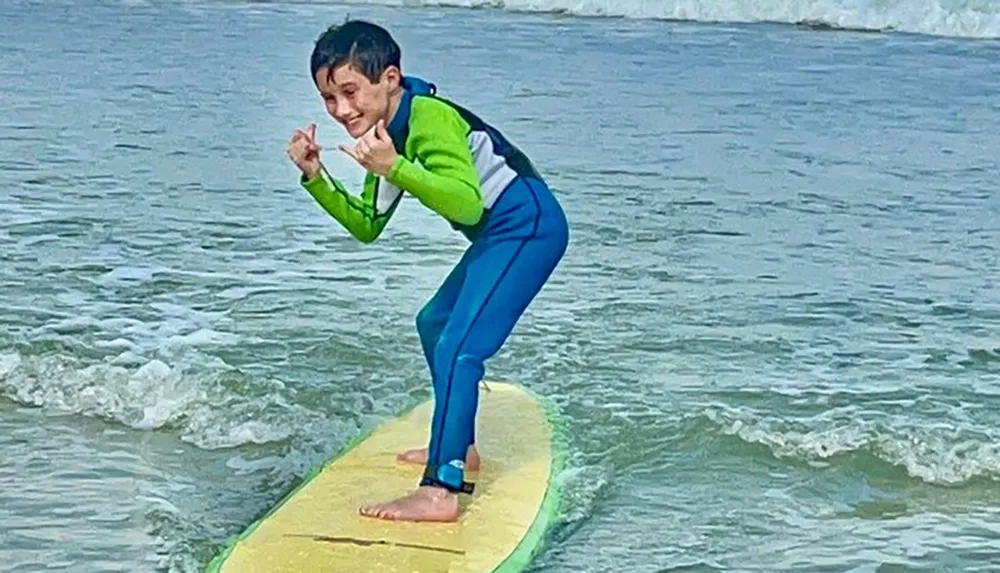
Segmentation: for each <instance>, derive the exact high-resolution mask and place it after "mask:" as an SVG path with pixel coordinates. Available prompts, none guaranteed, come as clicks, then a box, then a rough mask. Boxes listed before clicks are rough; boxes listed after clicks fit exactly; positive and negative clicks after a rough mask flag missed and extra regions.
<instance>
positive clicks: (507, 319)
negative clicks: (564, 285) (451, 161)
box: [418, 178, 569, 491]
mask: <svg viewBox="0 0 1000 573" xmlns="http://www.w3.org/2000/svg"><path fill="white" fill-rule="evenodd" d="M568 240H569V230H568V225H567V221H566V217H565V214H564V213H563V210H562V208H561V207H560V206H559V203H558V201H557V200H556V198H555V197H554V196H553V195H552V193H551V191H550V190H549V189H548V187H547V186H546V185H545V183H544V182H542V181H540V180H538V179H530V178H518V179H515V180H514V181H513V182H512V183H511V184H510V185H509V186H508V188H507V189H506V190H505V191H504V193H503V194H502V195H501V196H500V198H499V199H498V200H497V202H496V204H494V205H493V207H492V208H491V209H490V210H489V212H488V215H487V220H486V221H485V224H484V225H483V226H482V227H481V230H479V231H478V233H477V235H476V236H475V238H474V239H473V242H472V245H471V246H470V247H469V249H468V250H467V251H466V253H465V255H464V256H463V257H462V260H461V261H460V262H459V264H458V267H457V268H456V270H455V271H453V273H452V275H449V278H448V279H446V280H445V282H444V284H443V285H442V288H441V289H440V290H439V291H438V294H436V295H435V297H434V298H433V299H432V300H431V302H430V303H428V305H427V306H426V307H425V308H424V309H423V310H422V311H421V313H420V315H421V316H423V317H424V318H423V319H422V320H421V319H418V320H421V322H422V323H423V324H424V325H425V326H424V327H423V328H424V332H426V333H427V336H426V337H425V336H424V334H423V333H421V340H422V341H424V342H423V343H424V344H425V352H427V346H426V345H427V344H429V343H430V342H431V340H433V339H432V336H433V335H434V334H435V333H437V332H439V334H438V336H437V342H436V343H435V344H434V350H433V356H432V358H431V359H430V360H429V362H430V364H431V365H432V366H431V371H432V376H433V379H434V399H435V404H434V415H433V418H432V421H431V440H430V445H429V452H428V453H429V455H428V463H427V468H426V471H425V473H424V478H423V480H422V481H421V485H440V486H444V487H448V488H449V489H451V490H452V491H459V490H460V489H461V484H460V482H461V481H462V478H463V476H464V469H463V468H464V466H463V464H462V463H461V462H464V460H465V454H466V451H467V450H468V447H469V445H470V444H471V443H472V440H473V433H474V428H475V416H476V409H477V407H478V401H479V382H480V380H482V378H483V373H484V362H485V361H486V360H487V359H489V358H491V357H492V356H493V355H494V354H496V352H497V351H498V350H499V349H500V347H501V346H502V345H503V343H504V342H505V341H506V340H507V337H508V336H509V335H510V333H511V331H512V330H513V329H514V326H515V325H516V323H517V321H518V319H520V317H521V315H522V314H523V313H524V311H525V309H526V308H527V307H528V305H529V303H530V302H531V301H532V300H533V299H534V297H535V295H536V294H537V293H538V292H539V291H540V290H541V289H542V287H543V286H544V284H545V282H546V281H547V280H548V278H549V276H550V275H551V274H552V271H553V270H554V269H555V267H556V266H557V265H558V263H559V261H560V260H561V259H562V256H563V254H564V253H565V251H566V247H567V243H568ZM459 283H460V286H459V287H458V292H457V296H455V297H454V299H452V295H453V294H454V292H455V285H457V284H459ZM448 303H452V304H451V305H449V304H448ZM448 306H451V308H450V309H448ZM445 316H447V318H446V319H445ZM442 320H444V324H443V326H442V327H441V328H440V331H437V330H436V326H437V325H440V324H441V321H442ZM420 328H421V327H418V329H420ZM456 462H458V463H456ZM443 466H451V467H448V468H446V469H445V472H444V473H449V472H450V474H451V475H452V476H458V481H457V482H456V481H455V480H454V479H447V480H446V479H445V478H443V477H442V475H444V474H443V473H442V472H441V468H442V467H443Z"/></svg>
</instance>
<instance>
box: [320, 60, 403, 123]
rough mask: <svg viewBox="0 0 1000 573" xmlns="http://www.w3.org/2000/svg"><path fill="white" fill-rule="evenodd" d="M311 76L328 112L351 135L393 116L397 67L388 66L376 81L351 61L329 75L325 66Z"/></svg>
mask: <svg viewBox="0 0 1000 573" xmlns="http://www.w3.org/2000/svg"><path fill="white" fill-rule="evenodd" d="M314 79H315V80H316V87H317V88H318V89H319V93H320V95H322V96H323V102H324V103H325V104H326V111H327V113H329V114H330V116H332V117H333V119H335V120H337V122H338V123H339V124H340V125H342V126H344V129H346V130H347V133H349V134H350V135H351V137H353V138H355V139H357V138H359V137H361V136H362V135H364V134H365V133H366V132H367V131H368V130H369V129H371V127H372V126H373V125H375V124H376V123H378V120H380V119H381V120H384V121H385V123H386V125H388V124H389V121H390V120H391V119H392V118H391V117H389V114H390V111H391V109H392V108H391V103H392V97H393V96H394V95H396V94H397V93H398V92H399V81H400V74H399V68H396V67H395V66H389V67H388V68H387V69H386V70H385V71H383V72H382V75H381V77H380V78H379V81H378V83H372V82H370V81H369V80H368V78H367V77H365V75H364V74H362V73H360V72H358V71H357V70H355V69H354V68H353V67H351V65H350V64H342V65H341V66H339V67H338V68H336V69H334V70H333V73H329V74H328V73H327V68H320V69H319V70H317V71H316V77H315V78H314Z"/></svg>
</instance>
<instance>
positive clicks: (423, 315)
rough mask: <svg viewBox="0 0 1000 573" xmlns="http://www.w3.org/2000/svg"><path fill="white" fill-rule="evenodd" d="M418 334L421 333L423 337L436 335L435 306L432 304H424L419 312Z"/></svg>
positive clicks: (417, 320) (427, 337)
mask: <svg viewBox="0 0 1000 573" xmlns="http://www.w3.org/2000/svg"><path fill="white" fill-rule="evenodd" d="M416 323H417V334H418V335H420V338H422V339H425V340H427V339H430V338H433V337H434V336H435V331H436V330H437V328H436V326H435V320H434V308H433V307H432V306H431V305H430V304H427V305H424V307H423V308H421V309H420V312H418V313H417V319H416Z"/></svg>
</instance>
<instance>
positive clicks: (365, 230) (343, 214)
mask: <svg viewBox="0 0 1000 573" xmlns="http://www.w3.org/2000/svg"><path fill="white" fill-rule="evenodd" d="M301 184H302V186H303V187H304V188H305V189H306V191H308V192H309V194H310V195H312V197H313V199H315V200H316V202H317V203H319V204H320V206H321V207H323V209H324V210H326V212H327V213H329V214H330V216H332V217H333V218H334V219H336V220H337V222H339V223H340V224H341V225H343V226H344V228H345V229H347V230H348V232H350V233H351V235H353V236H354V237H355V238H356V239H358V240H359V241H361V242H362V243H371V242H373V241H374V240H375V239H377V238H378V236H379V235H381V234H382V230H383V229H385V225H386V223H388V222H389V218H390V217H392V214H393V212H395V210H396V207H397V206H398V205H399V199H400V198H401V197H402V195H400V196H397V197H396V198H395V200H394V201H393V202H392V204H391V206H389V208H388V209H386V210H385V212H383V213H379V212H378V211H377V210H376V208H375V206H376V204H377V200H376V197H377V193H378V178H377V177H375V176H374V175H372V174H371V173H367V174H366V175H365V183H364V189H363V190H362V192H361V197H360V198H358V197H356V196H354V195H351V194H350V193H349V192H348V191H347V189H346V188H345V187H344V185H343V183H341V182H340V181H338V180H337V179H333V178H331V179H327V178H326V177H325V176H324V174H323V171H320V172H319V174H317V175H316V176H315V177H313V178H312V179H305V178H304V177H303V178H302V181H301Z"/></svg>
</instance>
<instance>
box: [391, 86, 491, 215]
mask: <svg viewBox="0 0 1000 573" xmlns="http://www.w3.org/2000/svg"><path fill="white" fill-rule="evenodd" d="M411 113H412V114H413V116H412V117H411V118H410V126H409V127H410V136H409V143H410V144H412V146H413V147H412V148H413V152H414V155H415V156H416V158H417V159H419V160H420V164H419V165H418V164H416V163H413V162H411V161H408V160H407V159H406V158H405V157H403V156H402V155H400V156H398V157H397V158H396V162H395V163H394V164H393V166H392V169H391V170H390V171H389V174H388V176H387V177H386V178H387V179H388V180H389V181H390V182H392V183H393V184H394V185H396V186H397V187H399V188H401V189H405V190H406V191H408V192H409V193H410V194H411V195H413V196H414V197H416V198H417V199H418V200H420V202H421V203H423V204H424V205H426V206H427V207H429V208H430V209H432V210H434V211H435V212H437V213H438V214H440V215H441V216H443V217H444V218H445V219H448V220H449V221H454V222H457V223H460V224H464V225H474V224H476V223H477V222H479V219H480V217H482V214H483V199H482V195H481V194H480V191H479V173H478V172H477V171H476V168H475V166H474V165H473V163H472V152H471V151H470V150H469V139H468V133H469V127H468V125H467V124H466V123H465V121H464V120H463V119H462V118H461V116H459V115H458V113H457V112H455V111H454V110H453V109H451V108H450V107H448V106H447V105H446V104H443V103H441V102H437V101H434V100H423V101H420V100H418V101H414V102H413V108H412V112H411Z"/></svg>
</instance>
